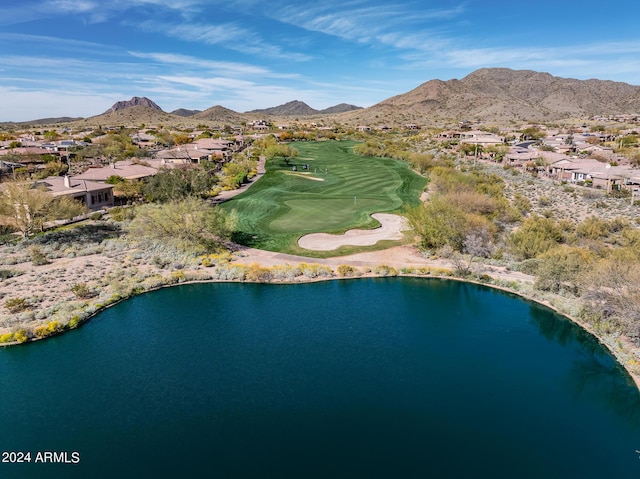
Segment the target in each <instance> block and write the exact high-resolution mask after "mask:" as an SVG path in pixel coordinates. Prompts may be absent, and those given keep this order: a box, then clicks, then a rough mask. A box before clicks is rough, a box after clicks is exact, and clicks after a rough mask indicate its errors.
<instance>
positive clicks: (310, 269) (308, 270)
mask: <svg viewBox="0 0 640 479" xmlns="http://www.w3.org/2000/svg"><path fill="white" fill-rule="evenodd" d="M298 269H299V270H300V272H301V273H302V276H304V277H306V278H317V277H322V276H332V275H333V270H332V269H331V268H329V267H328V266H324V265H321V264H315V263H313V264H307V263H300V264H299V265H298Z"/></svg>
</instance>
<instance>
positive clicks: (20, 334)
mask: <svg viewBox="0 0 640 479" xmlns="http://www.w3.org/2000/svg"><path fill="white" fill-rule="evenodd" d="M27 339H29V333H27V331H26V329H19V330H17V331H16V332H15V333H13V340H14V341H17V342H18V343H24V342H26V341H27Z"/></svg>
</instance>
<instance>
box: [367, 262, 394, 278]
mask: <svg viewBox="0 0 640 479" xmlns="http://www.w3.org/2000/svg"><path fill="white" fill-rule="evenodd" d="M373 274H375V275H377V276H398V270H397V269H395V268H394V267H392V266H387V265H386V264H381V265H379V266H376V267H375V268H373Z"/></svg>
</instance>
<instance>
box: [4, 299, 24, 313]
mask: <svg viewBox="0 0 640 479" xmlns="http://www.w3.org/2000/svg"><path fill="white" fill-rule="evenodd" d="M4 306H5V308H7V309H8V310H9V312H10V313H12V314H16V313H19V312H21V311H24V310H25V309H27V308H28V307H29V304H28V303H27V300H26V299H25V298H9V299H7V300H6V301H5V302H4Z"/></svg>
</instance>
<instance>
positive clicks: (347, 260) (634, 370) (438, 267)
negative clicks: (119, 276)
mask: <svg viewBox="0 0 640 479" xmlns="http://www.w3.org/2000/svg"><path fill="white" fill-rule="evenodd" d="M128 252H129V251H125V252H123V254H124V253H128ZM407 252H412V253H414V254H413V255H408V256H407V255H406V253H407ZM238 253H240V254H239V255H238ZM399 253H405V256H402V255H399ZM234 256H239V257H235V258H234V261H233V262H229V264H228V265H229V266H232V267H244V268H256V267H257V268H262V269H264V270H268V269H269V268H277V267H284V266H286V267H290V268H294V266H293V264H292V263H296V262H297V263H298V264H297V266H298V267H300V266H301V265H309V266H311V265H319V266H322V267H324V268H326V269H327V270H328V271H330V274H328V275H327V276H322V275H320V276H317V277H307V276H303V275H300V276H298V277H296V278H293V279H274V278H270V279H268V280H260V279H258V280H253V279H246V278H244V279H219V278H218V279H215V278H210V277H209V278H201V279H196V278H193V279H187V274H188V275H189V276H191V275H193V276H197V275H198V274H199V272H202V270H201V269H200V270H197V269H196V270H184V271H180V272H179V273H180V274H181V276H180V277H178V276H179V275H178V274H177V273H176V272H175V271H170V272H169V274H165V275H161V274H158V272H157V271H156V272H155V276H153V277H156V276H157V277H158V279H171V280H174V279H175V281H171V282H159V283H158V284H155V285H147V286H144V285H143V284H142V283H138V284H137V285H136V288H135V290H133V291H131V292H130V293H129V294H126V295H123V296H120V297H117V296H116V295H113V296H111V299H112V300H110V301H108V302H107V303H104V302H103V303H100V302H99V301H97V300H96V301H93V302H91V301H85V302H84V305H83V306H84V307H82V308H81V309H82V310H84V314H82V316H81V317H78V316H74V318H77V319H76V321H75V323H74V324H72V325H70V324H69V323H67V324H64V325H63V328H62V329H60V330H57V331H54V332H52V333H51V334H47V335H46V336H44V337H32V338H29V339H28V340H26V341H22V342H18V341H12V342H5V343H0V346H2V347H12V346H18V345H21V344H29V343H32V342H36V341H40V340H42V339H47V338H50V337H53V336H57V335H59V334H63V333H65V332H67V331H70V330H72V329H76V328H78V327H80V326H82V325H83V324H85V323H87V322H89V321H90V320H91V319H93V318H94V317H95V316H96V315H98V314H99V313H101V312H102V311H105V310H106V309H108V308H110V307H112V306H115V305H116V304H119V303H120V302H122V301H125V300H127V299H130V298H132V297H134V296H137V295H139V294H144V293H149V292H153V291H157V290H160V289H164V288H169V287H173V286H181V285H187V284H200V283H215V282H227V283H264V284H301V283H310V282H319V281H332V280H347V279H367V278H382V277H416V278H434V279H441V280H452V281H459V282H466V283H471V284H477V285H481V286H486V287H489V288H493V289H497V290H500V291H504V292H506V293H509V294H513V295H515V296H517V297H519V298H521V299H523V300H526V301H531V302H534V303H536V304H539V305H542V306H545V307H547V308H549V309H551V310H552V311H554V312H556V313H557V314H559V315H561V316H562V317H564V318H567V319H568V320H569V321H571V322H572V323H574V324H576V325H577V326H578V327H580V328H582V329H583V330H585V331H586V332H587V333H589V334H590V335H592V336H593V337H594V338H595V339H596V340H597V341H598V342H599V343H600V344H601V345H602V346H603V347H604V348H606V349H607V351H608V352H609V353H610V354H611V355H612V356H613V357H614V358H615V360H616V362H617V363H618V364H619V365H620V366H621V367H622V368H623V369H624V370H625V371H626V372H627V374H629V376H630V378H631V380H632V381H633V382H634V384H635V386H636V388H637V389H638V390H639V391H640V369H639V368H638V367H637V364H638V360H637V359H636V358H638V348H637V347H636V346H635V345H633V343H631V341H629V340H628V338H625V337H624V336H619V337H617V338H615V341H616V342H617V343H618V346H617V347H615V345H614V344H611V338H607V337H606V336H603V335H601V334H599V333H598V332H597V331H595V330H594V329H593V328H592V327H591V326H590V325H589V324H587V323H585V322H584V321H582V320H580V319H579V318H577V317H576V316H575V315H572V314H569V313H567V312H566V311H563V310H561V306H558V305H556V304H552V303H551V301H549V300H546V299H541V298H536V297H533V296H531V295H529V294H527V293H526V292H523V291H520V290H519V289H516V288H513V287H509V286H508V284H509V283H512V284H514V285H525V284H526V283H527V282H529V283H531V282H533V277H530V276H527V275H524V274H522V273H515V272H509V271H507V270H506V269H504V268H499V267H489V268H488V269H487V271H484V272H482V274H483V275H486V276H487V277H488V278H490V279H491V282H489V281H487V282H483V281H479V280H476V279H473V278H461V277H455V276H453V275H452V274H451V271H450V268H451V265H450V264H449V263H448V262H447V261H444V260H428V259H424V258H422V257H418V256H417V255H416V254H415V249H414V248H412V247H408V246H398V247H394V248H390V249H387V250H381V251H378V252H370V253H359V254H355V255H350V256H345V257H335V258H327V259H314V258H305V257H301V256H293V255H285V254H281V253H275V252H269V251H264V250H251V249H241V250H239V252H236V254H235V255H234ZM399 256H400V257H399ZM381 257H382V258H381ZM385 257H387V259H389V260H390V261H380V259H383V258H385ZM77 259H82V258H77ZM92 259H93V260H95V259H96V258H92ZM245 259H248V260H249V263H250V264H247V263H245V262H241V261H242V260H245ZM394 259H395V260H394ZM64 260H65V258H62V259H59V260H57V262H65V261H64ZM67 263H70V264H68V265H69V266H71V267H72V266H73V263H74V262H73V261H71V262H67ZM53 264H54V265H55V262H54V263H53ZM339 266H348V267H351V268H352V271H353V272H354V274H352V275H340V274H339V273H338V272H337V270H338V267H339ZM35 268H36V267H30V268H26V270H29V269H31V270H33V269H35ZM358 268H363V269H364V271H360V270H359V269H358ZM376 268H383V270H381V271H382V272H378V273H376V272H375V269H376ZM50 269H53V268H50ZM416 269H418V270H423V272H422V273H415V270H416ZM412 270H413V271H412ZM93 272H94V273H95V276H98V277H99V276H103V275H104V274H105V273H107V272H108V270H107V268H105V269H102V268H96V269H95V270H93ZM165 273H166V272H165ZM500 283H506V285H505V284H500ZM1 284H2V283H0V285H1ZM557 298H558V299H559V301H560V302H562V297H560V296H557ZM90 306H92V307H93V308H91V307H90ZM54 317H55V314H52V315H51V316H49V317H44V318H43V320H44V321H47V320H51V319H54ZM40 324H43V325H44V324H45V323H44V322H41V323H40ZM629 357H631V358H629ZM629 363H632V364H629Z"/></svg>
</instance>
